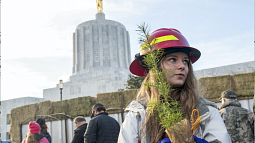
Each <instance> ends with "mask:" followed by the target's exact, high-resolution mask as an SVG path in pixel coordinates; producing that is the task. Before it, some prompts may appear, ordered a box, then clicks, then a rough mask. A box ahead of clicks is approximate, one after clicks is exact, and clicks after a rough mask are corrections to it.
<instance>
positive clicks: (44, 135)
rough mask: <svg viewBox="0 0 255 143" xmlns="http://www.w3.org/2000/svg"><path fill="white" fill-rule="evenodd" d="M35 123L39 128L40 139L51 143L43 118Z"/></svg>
mask: <svg viewBox="0 0 255 143" xmlns="http://www.w3.org/2000/svg"><path fill="white" fill-rule="evenodd" d="M36 123H38V124H39V125H40V127H41V132H40V135H41V136H42V137H46V139H47V140H48V141H49V143H51V136H50V134H49V129H48V126H47V124H45V120H44V119H43V118H38V119H37V120H36Z"/></svg>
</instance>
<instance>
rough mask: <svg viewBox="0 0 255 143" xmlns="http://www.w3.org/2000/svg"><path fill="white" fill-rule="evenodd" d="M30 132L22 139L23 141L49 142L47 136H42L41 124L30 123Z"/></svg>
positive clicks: (27, 142)
mask: <svg viewBox="0 0 255 143" xmlns="http://www.w3.org/2000/svg"><path fill="white" fill-rule="evenodd" d="M28 127H29V132H28V133H27V137H26V138H25V139H24V140H23V141H22V143H49V142H48V140H47V139H46V138H45V137H41V136H40V135H39V132H40V130H41V128H40V125H39V124H37V123H34V122H30V123H29V126H28Z"/></svg>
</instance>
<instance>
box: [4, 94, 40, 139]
mask: <svg viewBox="0 0 255 143" xmlns="http://www.w3.org/2000/svg"><path fill="white" fill-rule="evenodd" d="M42 101H45V99H43V98H37V97H22V98H16V99H11V100H4V101H1V126H0V129H1V130H0V133H1V139H2V140H7V139H8V137H7V134H6V133H7V132H9V131H10V124H7V118H8V117H7V115H8V114H10V112H11V109H13V108H16V107H20V106H24V105H28V104H33V103H38V102H42Z"/></svg>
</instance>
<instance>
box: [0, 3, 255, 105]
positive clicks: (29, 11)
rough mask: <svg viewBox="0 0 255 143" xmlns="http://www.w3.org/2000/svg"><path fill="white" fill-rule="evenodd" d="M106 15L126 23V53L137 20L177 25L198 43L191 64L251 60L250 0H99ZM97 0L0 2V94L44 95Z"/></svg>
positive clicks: (67, 64) (64, 75)
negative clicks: (198, 57)
mask: <svg viewBox="0 0 255 143" xmlns="http://www.w3.org/2000/svg"><path fill="white" fill-rule="evenodd" d="M103 4H104V9H103V12H104V13H105V17H106V19H109V20H114V21H118V22H120V23H122V24H123V25H125V27H126V29H127V31H129V34H130V42H131V56H132V57H131V58H132V59H133V58H134V55H135V54H136V53H138V51H139V48H140V46H139V44H138V41H137V39H138V35H137V32H136V31H135V30H137V24H140V23H142V22H146V23H148V24H150V26H151V30H152V31H154V30H156V29H158V28H162V27H166V28H176V29H178V30H179V31H180V32H181V33H182V34H183V35H184V36H185V37H186V39H187V40H188V41H189V43H190V45H191V46H192V47H195V48H197V49H199V50H200V51H201V53H202V56H201V58H200V59H199V60H198V61H197V62H196V63H195V64H194V70H201V69H207V68H213V67H219V66H225V65H231V64H236V63H242V62H248V61H253V60H254V43H253V41H254V1H252V0H243V1H241V0H224V1H222V0H175V1H173V0H125V1H124V0H103ZM96 13H97V8H96V0H43V1H38V0H6V1H2V2H1V33H2V34H1V35H2V36H1V64H2V69H1V70H2V72H1V100H7V99H12V98H19V97H27V96H30V97H43V89H46V88H53V87H55V86H56V84H57V83H58V81H59V79H63V80H64V81H66V80H67V79H68V77H69V76H71V74H72V54H73V53H72V33H73V32H74V31H75V29H76V27H77V26H78V25H79V24H80V23H82V22H85V21H88V20H94V19H95V14H96Z"/></svg>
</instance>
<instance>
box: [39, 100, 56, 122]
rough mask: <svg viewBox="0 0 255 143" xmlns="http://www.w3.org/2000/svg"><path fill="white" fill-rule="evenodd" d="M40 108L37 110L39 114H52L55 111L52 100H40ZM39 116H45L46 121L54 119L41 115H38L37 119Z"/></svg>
mask: <svg viewBox="0 0 255 143" xmlns="http://www.w3.org/2000/svg"><path fill="white" fill-rule="evenodd" d="M38 106H39V108H38V109H39V110H38V112H37V115H50V114H52V113H53V107H52V102H51V101H50V100H47V101H43V102H39V104H38ZM38 118H44V119H45V121H46V122H47V121H52V120H53V119H52V118H47V117H41V116H37V117H36V119H38Z"/></svg>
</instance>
